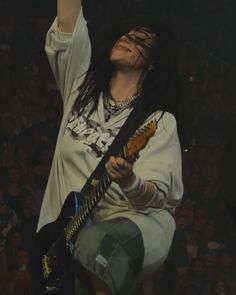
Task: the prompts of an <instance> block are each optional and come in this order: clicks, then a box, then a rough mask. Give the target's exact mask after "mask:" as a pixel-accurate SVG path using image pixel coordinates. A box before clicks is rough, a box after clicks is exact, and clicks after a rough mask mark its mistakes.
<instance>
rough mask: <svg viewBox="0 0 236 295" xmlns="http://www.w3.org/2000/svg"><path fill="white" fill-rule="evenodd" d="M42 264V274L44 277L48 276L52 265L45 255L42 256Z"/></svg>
mask: <svg viewBox="0 0 236 295" xmlns="http://www.w3.org/2000/svg"><path fill="white" fill-rule="evenodd" d="M42 266H43V275H44V277H45V278H48V277H49V275H50V274H51V273H52V267H51V262H50V258H49V257H48V256H47V255H43V257H42Z"/></svg>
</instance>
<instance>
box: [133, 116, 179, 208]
mask: <svg viewBox="0 0 236 295" xmlns="http://www.w3.org/2000/svg"><path fill="white" fill-rule="evenodd" d="M134 172H135V173H136V174H137V175H139V176H140V177H141V178H143V179H145V180H147V181H151V182H153V183H154V184H155V185H156V187H157V194H156V197H155V198H154V199H153V200H152V202H151V203H149V204H147V207H157V208H174V207H176V206H177V205H179V203H180V201H181V199H182V195H183V183H182V157H181V149H180V143H179V138H178V132H177V125H176V120H175V118H174V116H173V115H172V114H170V113H168V112H166V113H165V114H164V116H163V118H162V119H161V120H159V122H158V128H157V130H156V132H155V134H154V136H153V137H152V138H151V139H150V140H149V142H148V144H147V146H146V147H145V148H144V149H143V150H142V151H141V152H140V157H139V159H138V160H137V161H136V163H135V164H134Z"/></svg>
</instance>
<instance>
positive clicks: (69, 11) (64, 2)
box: [57, 0, 81, 33]
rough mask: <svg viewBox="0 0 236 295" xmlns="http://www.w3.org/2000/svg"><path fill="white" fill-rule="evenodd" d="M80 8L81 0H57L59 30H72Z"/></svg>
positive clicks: (69, 31) (66, 31) (65, 31)
mask: <svg viewBox="0 0 236 295" xmlns="http://www.w3.org/2000/svg"><path fill="white" fill-rule="evenodd" d="M80 9H81V0H57V16H58V26H59V29H60V31H61V32H64V33H72V32H73V30H74V27H75V23H76V19H77V17H78V14H79V12H80Z"/></svg>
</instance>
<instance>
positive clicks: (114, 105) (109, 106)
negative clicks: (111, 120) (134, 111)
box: [103, 93, 140, 113]
mask: <svg viewBox="0 0 236 295" xmlns="http://www.w3.org/2000/svg"><path fill="white" fill-rule="evenodd" d="M139 94H140V93H136V94H134V95H132V96H130V97H128V98H127V99H126V100H125V101H121V102H116V101H115V100H114V98H113V97H112V96H111V95H109V94H107V93H103V103H104V107H105V109H106V110H107V111H109V112H111V113H116V112H118V111H121V110H124V109H126V108H127V107H130V106H131V105H132V103H133V102H134V100H135V99H136V98H137V97H138V96H139Z"/></svg>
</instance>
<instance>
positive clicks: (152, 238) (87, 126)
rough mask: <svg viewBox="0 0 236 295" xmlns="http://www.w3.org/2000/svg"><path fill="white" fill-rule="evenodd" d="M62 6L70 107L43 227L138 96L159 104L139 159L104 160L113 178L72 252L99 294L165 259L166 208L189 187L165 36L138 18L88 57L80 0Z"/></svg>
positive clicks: (59, 67)
mask: <svg viewBox="0 0 236 295" xmlns="http://www.w3.org/2000/svg"><path fill="white" fill-rule="evenodd" d="M57 7H58V18H57V19H56V20H55V22H54V23H53V25H52V27H51V29H50V30H49V32H48V35H47V41H46V51H47V54H48V57H49V61H50V64H51V67H52V70H53V72H54V75H55V78H56V81H57V84H58V87H59V89H60V91H61V95H62V98H63V101H64V116H63V120H62V125H61V129H60V132H59V138H58V142H57V147H56V151H55V155H54V160H53V164H52V168H51V172H50V176H49V181H48V185H47V189H46V193H45V196H44V201H43V205H42V209H41V214H40V219H39V225H38V229H41V228H42V227H43V226H44V225H45V224H47V223H49V222H51V221H53V220H55V219H56V218H57V216H58V214H59V212H60V210H61V207H62V204H63V203H64V201H65V198H66V196H67V195H68V193H70V192H71V191H80V190H81V188H82V187H83V185H84V184H85V182H86V180H87V179H88V178H89V176H90V175H91V173H92V172H93V170H94V169H95V167H96V166H97V164H98V163H99V161H100V160H101V158H102V157H103V155H104V153H105V151H106V150H107V149H108V147H109V145H110V144H111V142H112V141H113V139H114V138H115V136H116V135H117V133H118V131H119V130H120V128H121V126H122V125H123V123H124V122H125V120H126V119H127V117H128V115H129V114H130V112H131V110H132V109H133V107H134V105H135V103H136V101H140V100H141V99H143V100H144V101H146V102H148V103H149V104H150V105H153V114H152V115H150V116H149V117H148V119H147V120H146V122H145V124H147V123H148V122H150V121H151V120H156V121H159V122H158V129H157V132H156V133H155V135H154V136H153V137H152V138H151V139H150V140H149V142H148V144H147V146H146V147H145V148H144V149H143V150H142V151H141V152H140V157H139V159H138V160H137V161H136V162H135V164H134V165H133V164H132V163H129V162H128V161H126V160H125V159H123V158H121V157H117V156H112V157H110V159H109V160H108V162H107V163H106V165H105V169H106V171H107V172H108V174H109V175H110V177H111V178H112V179H113V183H112V185H111V186H110V188H109V189H108V190H107V192H106V193H105V194H104V196H103V198H102V200H101V201H100V202H99V204H98V206H97V207H96V210H94V212H93V215H94V218H93V221H92V225H90V226H88V227H84V228H83V229H82V231H81V232H80V234H79V236H78V239H77V241H76V243H75V247H74V253H73V255H74V258H75V259H76V260H78V261H79V262H80V265H82V266H83V268H84V269H86V270H87V273H88V274H89V277H90V280H91V283H92V287H93V293H94V294H129V293H130V292H131V291H132V290H133V288H134V287H135V284H136V282H137V280H138V278H143V277H144V276H148V275H150V274H152V273H153V272H154V271H155V270H156V269H157V268H158V267H159V266H160V265H161V264H162V262H163V261H164V260H165V258H166V256H167V254H168V250H169V247H170V245H171V241H172V237H173V234H174V230H175V223H174V219H173V217H172V216H171V214H170V213H169V212H168V210H167V209H168V208H172V209H173V208H174V207H175V206H176V205H178V204H179V202H180V199H181V197H182V192H183V188H182V179H181V153H180V146H179V140H178V135H177V128H176V121H175V119H174V116H173V115H172V114H170V113H168V112H165V113H163V112H162V109H165V108H166V106H167V105H168V104H169V102H168V101H165V99H166V98H167V95H166V93H165V91H166V90H167V89H168V85H167V81H168V79H167V78H169V76H167V74H166V69H167V66H168V64H167V63H165V64H164V62H165V61H167V58H166V57H165V54H167V51H168V46H165V42H164V41H163V47H162V46H160V43H161V42H159V39H160V38H161V36H160V35H159V33H158V31H157V30H156V26H155V24H153V23H150V24H148V23H147V21H146V20H145V22H144V20H142V22H141V20H139V21H134V22H135V23H134V22H130V23H129V24H128V23H127V24H124V26H123V25H122V26H121V25H120V28H119V30H117V31H116V34H114V35H113V36H112V37H113V38H112V39H113V40H112V42H110V45H109V46H106V44H105V43H100V47H99V48H98V49H99V50H98V51H100V49H103V48H106V49H108V50H106V51H104V52H103V51H102V50H101V52H102V53H101V52H100V53H101V54H99V53H98V55H97V53H96V54H95V53H93V54H92V56H91V45H90V40H89V36H88V31H87V24H86V21H85V19H84V17H83V11H82V8H81V1H79V0H70V1H68V0H58V2H57ZM159 31H160V32H161V31H163V29H162V28H161V27H160V28H159ZM160 34H161V33H160ZM116 35H117V36H116ZM164 38H165V36H163V39H164ZM108 39H109V38H107V39H106V40H108ZM161 53H162V54H163V62H162V60H160V59H158V55H159V54H161ZM157 69H158V70H157ZM162 70H163V71H162ZM162 82H163V84H162ZM164 94H165V95H164ZM160 106H161V107H162V109H161V108H160Z"/></svg>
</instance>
